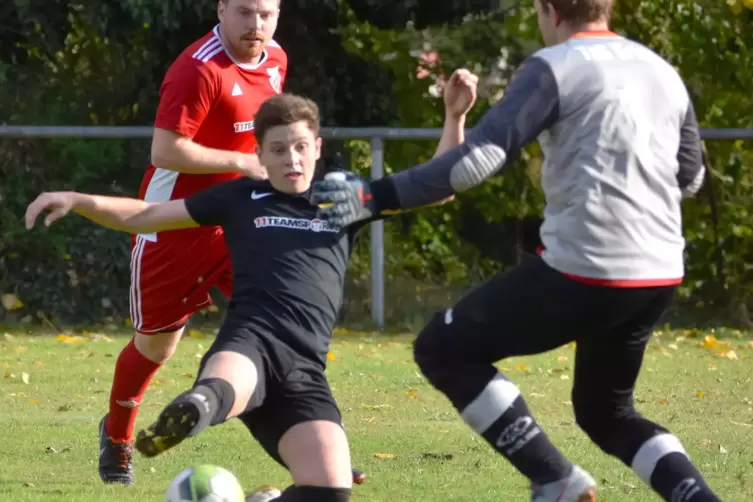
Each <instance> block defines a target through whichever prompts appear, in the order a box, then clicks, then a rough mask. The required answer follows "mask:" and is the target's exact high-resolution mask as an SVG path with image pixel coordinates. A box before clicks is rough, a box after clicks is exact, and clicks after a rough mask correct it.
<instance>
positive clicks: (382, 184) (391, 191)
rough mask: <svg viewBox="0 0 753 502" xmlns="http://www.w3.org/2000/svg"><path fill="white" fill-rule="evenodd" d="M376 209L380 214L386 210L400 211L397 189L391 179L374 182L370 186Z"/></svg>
mask: <svg viewBox="0 0 753 502" xmlns="http://www.w3.org/2000/svg"><path fill="white" fill-rule="evenodd" d="M369 188H370V190H371V197H372V198H373V201H374V206H375V209H376V210H377V212H378V213H380V212H382V211H385V210H393V211H396V210H398V209H400V201H399V200H398V197H397V189H396V188H395V184H394V183H393V182H392V180H391V179H390V177H389V176H388V177H386V178H380V179H378V180H374V181H372V182H371V183H370V186H369Z"/></svg>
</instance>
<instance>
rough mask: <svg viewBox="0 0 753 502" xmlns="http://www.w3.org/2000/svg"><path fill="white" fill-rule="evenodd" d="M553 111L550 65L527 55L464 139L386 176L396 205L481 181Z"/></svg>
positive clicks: (416, 203)
mask: <svg viewBox="0 0 753 502" xmlns="http://www.w3.org/2000/svg"><path fill="white" fill-rule="evenodd" d="M558 113H559V91H558V89H557V81H556V79H555V76H554V73H553V71H552V69H551V67H550V66H549V64H548V63H547V62H546V61H544V60H543V59H540V58H538V57H535V56H534V57H530V58H528V59H527V60H526V61H524V62H523V64H522V65H521V67H520V68H519V69H518V71H517V73H516V74H515V76H514V77H513V79H512V81H511V82H510V84H509V85H508V87H507V89H506V90H505V94H504V96H503V97H502V99H501V100H500V101H499V102H498V103H497V104H495V105H494V106H493V107H492V108H491V109H490V110H489V111H488V112H487V113H486V114H485V115H484V116H483V117H482V118H481V120H480V121H479V123H478V124H477V125H476V127H474V128H473V129H472V130H471V131H469V132H468V134H467V137H466V140H465V142H464V143H463V144H461V145H459V146H457V147H455V148H453V149H452V150H449V151H448V152H445V153H444V154H442V155H440V156H438V157H436V158H434V159H432V160H430V161H428V162H426V163H424V164H421V165H418V166H416V167H413V168H410V169H407V170H405V171H401V172H399V173H396V174H395V175H393V176H391V178H392V182H393V183H394V187H395V191H396V193H397V199H398V200H397V202H398V203H399V208H395V209H412V208H415V207H420V206H425V205H427V204H432V203H434V202H437V201H440V200H442V199H444V198H446V197H449V196H450V195H452V194H454V193H456V192H462V191H464V190H468V189H470V188H473V187H475V186H478V185H480V184H481V183H483V182H484V180H486V179H488V178H490V177H491V176H493V175H495V174H496V173H498V172H499V171H500V170H501V169H502V167H503V166H504V165H505V163H506V162H507V161H508V160H510V159H512V158H514V157H515V156H516V155H518V153H519V152H520V150H521V149H522V148H523V147H525V146H526V145H527V144H528V143H530V142H531V141H533V140H535V139H536V137H538V135H539V134H540V133H541V132H542V131H544V130H546V129H548V128H549V127H550V126H551V125H552V124H553V123H554V121H555V120H557V116H558Z"/></svg>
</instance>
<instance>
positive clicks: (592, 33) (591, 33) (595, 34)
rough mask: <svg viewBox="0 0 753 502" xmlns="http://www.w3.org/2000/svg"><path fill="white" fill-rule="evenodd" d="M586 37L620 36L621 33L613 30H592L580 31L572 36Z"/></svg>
mask: <svg viewBox="0 0 753 502" xmlns="http://www.w3.org/2000/svg"><path fill="white" fill-rule="evenodd" d="M585 37H619V35H618V34H617V33H615V32H613V31H611V30H591V31H581V32H578V33H576V34H575V35H573V36H572V37H570V38H585Z"/></svg>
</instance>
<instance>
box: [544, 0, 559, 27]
mask: <svg viewBox="0 0 753 502" xmlns="http://www.w3.org/2000/svg"><path fill="white" fill-rule="evenodd" d="M546 8H547V9H548V10H549V17H551V18H552V21H554V27H555V28H559V26H560V25H561V24H562V16H560V14H559V12H557V9H555V8H554V5H552V4H550V3H549V2H547V3H546Z"/></svg>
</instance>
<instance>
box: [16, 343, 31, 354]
mask: <svg viewBox="0 0 753 502" xmlns="http://www.w3.org/2000/svg"><path fill="white" fill-rule="evenodd" d="M27 350H29V349H27V348H26V347H24V346H22V345H21V346H18V347H14V348H13V352H15V353H16V354H23V353H24V352H26V351H27Z"/></svg>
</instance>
